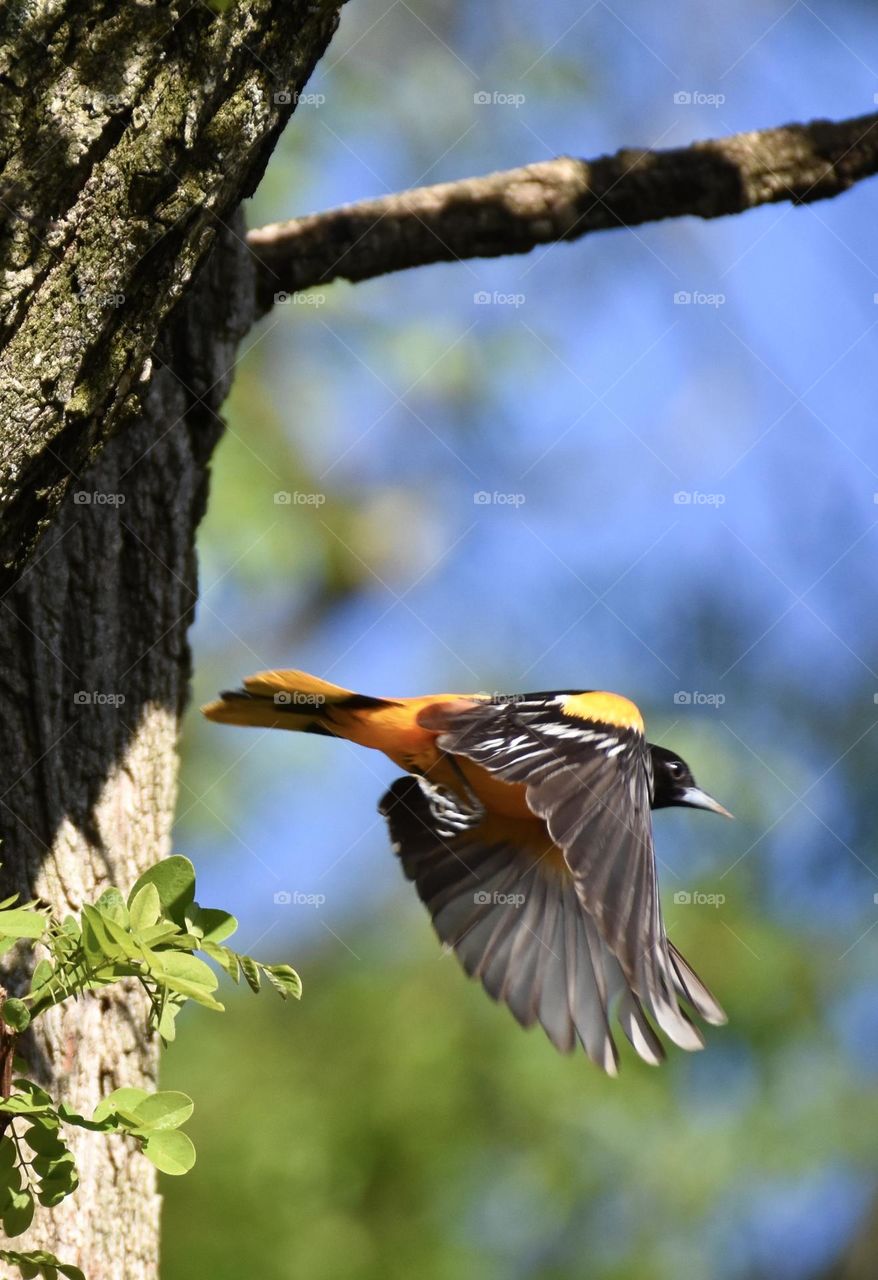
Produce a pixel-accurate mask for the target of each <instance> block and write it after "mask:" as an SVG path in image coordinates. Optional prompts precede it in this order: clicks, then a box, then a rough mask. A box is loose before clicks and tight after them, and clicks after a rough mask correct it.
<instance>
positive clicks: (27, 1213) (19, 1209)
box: [3, 1134, 183, 1236]
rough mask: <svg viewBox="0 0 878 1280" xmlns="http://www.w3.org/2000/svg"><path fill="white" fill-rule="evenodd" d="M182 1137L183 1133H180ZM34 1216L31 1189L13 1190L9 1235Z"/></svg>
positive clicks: (8, 1215)
mask: <svg viewBox="0 0 878 1280" xmlns="http://www.w3.org/2000/svg"><path fill="white" fill-rule="evenodd" d="M179 1136H180V1137H182V1136H183V1135H182V1134H180V1135H179ZM33 1216H34V1198H33V1196H32V1195H31V1193H30V1192H29V1191H13V1193H12V1204H11V1205H10V1206H9V1208H8V1209H7V1210H6V1212H5V1213H4V1214H3V1230H4V1231H5V1232H6V1234H7V1235H8V1236H20V1235H21V1233H22V1232H23V1231H27V1229H28V1227H29V1226H30V1224H31V1222H32V1221H33Z"/></svg>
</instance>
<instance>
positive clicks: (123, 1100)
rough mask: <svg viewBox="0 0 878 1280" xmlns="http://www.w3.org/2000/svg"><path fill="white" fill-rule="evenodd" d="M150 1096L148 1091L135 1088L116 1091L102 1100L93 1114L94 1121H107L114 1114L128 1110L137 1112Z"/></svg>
mask: <svg viewBox="0 0 878 1280" xmlns="http://www.w3.org/2000/svg"><path fill="white" fill-rule="evenodd" d="M148 1097H149V1094H148V1093H147V1091H146V1089H136V1088H134V1087H133V1086H132V1087H128V1088H122V1089H114V1090H113V1092H112V1093H108V1094H107V1096H106V1098H101V1100H100V1102H99V1103H98V1105H97V1106H96V1107H95V1109H94V1111H93V1112H92V1117H91V1118H92V1120H106V1119H107V1118H108V1117H109V1116H111V1115H112V1114H113V1113H114V1112H117V1111H119V1109H120V1108H121V1109H122V1110H125V1109H128V1110H130V1111H132V1112H133V1111H135V1110H136V1109H137V1108H138V1107H139V1106H140V1104H141V1102H143V1100H144V1098H148Z"/></svg>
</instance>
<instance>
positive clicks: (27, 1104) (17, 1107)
mask: <svg viewBox="0 0 878 1280" xmlns="http://www.w3.org/2000/svg"><path fill="white" fill-rule="evenodd" d="M48 1110H50V1108H49V1107H47V1105H46V1103H44V1102H34V1101H33V1100H32V1099H31V1098H28V1097H25V1096H24V1095H23V1094H20V1093H13V1094H12V1095H11V1097H8V1098H0V1111H2V1112H5V1113H6V1114H7V1115H10V1116H26V1115H32V1114H35V1113H37V1114H38V1113H40V1112H43V1111H48Z"/></svg>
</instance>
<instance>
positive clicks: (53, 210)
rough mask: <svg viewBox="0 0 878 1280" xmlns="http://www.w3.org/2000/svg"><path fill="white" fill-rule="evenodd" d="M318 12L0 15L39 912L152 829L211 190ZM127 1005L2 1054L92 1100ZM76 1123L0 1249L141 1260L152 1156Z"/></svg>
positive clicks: (5, 615)
mask: <svg viewBox="0 0 878 1280" xmlns="http://www.w3.org/2000/svg"><path fill="white" fill-rule="evenodd" d="M337 16H338V6H337V4H335V3H329V2H328V0H317V2H316V3H306V2H305V0H251V2H250V3H248V4H247V5H246V6H232V8H231V9H230V10H228V11H227V12H224V13H222V14H218V13H215V12H212V11H211V10H210V8H208V6H207V5H205V4H196V5H194V6H190V5H188V4H181V5H180V6H179V7H178V6H177V5H176V4H175V3H174V0H171V3H169V4H165V3H156V4H140V5H121V6H119V5H117V4H115V3H112V4H111V3H104V0H46V2H44V3H39V4H37V3H33V2H32V0H20V2H19V3H16V4H12V5H8V6H7V7H6V9H5V10H4V11H3V16H2V19H0V26H2V34H3V37H4V39H3V43H2V44H0V125H2V126H5V127H3V128H0V169H2V172H0V213H2V222H0V263H2V265H3V267H4V268H5V271H4V275H3V278H2V294H0V298H2V313H0V465H2V471H0V509H2V520H3V524H2V535H0V549H2V553H3V554H2V557H0V558H2V562H3V566H4V568H5V570H6V576H5V578H4V580H3V588H4V593H3V594H2V597H0V637H2V648H0V759H2V762H3V764H2V782H0V839H2V851H0V858H2V861H3V867H2V871H0V881H2V883H0V890H2V894H0V896H4V895H5V894H6V893H7V892H8V891H11V890H16V889H17V890H19V891H21V892H22V893H23V894H24V895H26V896H28V897H29V896H31V895H33V894H38V895H40V896H42V897H45V898H46V899H48V900H49V901H51V903H52V905H53V907H54V908H55V909H56V910H57V911H59V912H61V913H62V914H63V913H64V911H65V909H67V908H78V907H79V906H80V905H81V903H82V902H83V900H89V899H92V898H93V896H94V895H95V894H97V893H100V891H101V889H102V888H103V887H105V886H106V885H107V884H108V883H111V882H113V883H118V884H119V885H120V886H122V887H124V886H126V885H127V884H130V883H131V882H132V881H133V880H134V879H135V878H136V877H137V876H138V875H139V874H140V872H141V871H143V870H144V868H145V867H146V866H148V865H150V864H151V863H152V862H154V861H156V860H157V859H158V858H160V857H162V856H164V855H166V854H167V853H168V852H169V832H170V824H171V818H172V813H173V808H174V800H175V779H176V771H177V768H176V739H177V729H178V723H179V717H180V713H181V710H182V707H183V703H184V700H185V697H186V691H187V685H188V677H189V653H188V649H187V642H186V631H187V627H188V624H189V621H190V620H191V616H192V612H193V608H194V603H195V599H196V581H195V559H194V549H193V548H194V537H195V530H196V527H197V524H198V521H199V519H200V517H201V514H202V512H203V509H204V505H205V500H206V488H207V478H206V477H207V463H208V459H209V457H210V454H211V450H212V449H213V446H214V444H215V442H216V440H217V438H218V435H219V430H220V420H219V418H218V416H217V412H218V409H219V407H220V404H221V402H222V400H223V398H224V396H225V394H226V391H227V389H228V383H229V380H230V375H231V370H232V367H233V365H234V361H235V352H236V347H237V344H238V342H239V340H240V338H241V337H242V335H243V334H244V333H245V332H246V330H247V329H248V328H249V327H250V325H251V324H252V323H253V321H254V318H255V315H256V311H255V306H256V302H255V291H254V280H253V263H252V257H251V255H250V254H249V253H248V251H247V250H246V248H245V245H244V241H243V223H242V222H240V221H239V220H238V215H237V214H236V212H235V210H236V209H237V208H238V206H239V203H240V201H241V198H242V197H243V196H246V195H247V194H249V192H250V191H251V190H252V188H253V186H254V185H255V183H256V182H257V181H258V178H259V176H260V175H261V172H262V169H263V167H264V164H265V162H266V160H267V158H268V154H269V153H270V151H271V148H272V146H273V143H274V141H275V139H276V137H277V134H278V133H279V131H280V129H281V127H282V126H283V124H284V122H285V120H286V118H287V117H288V115H289V114H290V111H291V110H292V106H293V104H294V102H295V99H296V95H297V93H298V92H299V91H300V90H301V88H302V86H303V85H304V83H305V82H306V80H307V77H308V75H309V74H310V71H311V69H312V67H313V66H314V63H315V62H316V60H317V58H318V57H319V56H320V54H321V53H322V52H323V49H324V47H325V45H326V43H327V42H328V40H329V38H330V35H331V33H332V31H333V30H334V27H335V24H336V21H337ZM24 976H25V975H22V974H12V975H11V977H10V978H9V980H8V984H9V985H10V986H11V987H14V986H15V984H16V983H21V982H22V981H23V980H24ZM144 1012H145V1011H144V1009H143V1008H142V1006H141V1005H140V1002H139V999H138V996H137V993H136V992H127V993H125V994H124V995H123V996H121V997H113V996H110V995H106V996H105V997H104V998H101V999H95V998H91V999H85V1000H80V1001H79V1002H78V1003H76V1004H75V1005H73V1006H71V1007H70V1008H69V1009H66V1010H64V1011H61V1010H56V1011H53V1012H52V1013H51V1014H50V1015H48V1016H47V1017H46V1018H44V1019H41V1020H40V1022H39V1023H38V1024H37V1026H38V1033H37V1034H36V1035H30V1036H28V1037H26V1038H25V1039H24V1040H23V1042H22V1046H21V1050H22V1053H23V1055H24V1056H25V1057H26V1059H27V1061H28V1064H29V1066H30V1067H31V1069H32V1072H33V1074H34V1076H35V1077H36V1078H37V1079H40V1080H42V1081H43V1082H44V1083H49V1084H51V1086H52V1091H53V1093H54V1094H55V1095H56V1096H60V1097H61V1098H63V1099H65V1100H67V1101H70V1102H72V1103H73V1104H74V1105H75V1106H76V1108H77V1109H78V1110H84V1111H86V1112H88V1111H89V1109H90V1108H91V1107H92V1106H93V1105H94V1104H95V1103H96V1102H97V1100H98V1098H99V1097H100V1096H102V1095H104V1094H106V1093H107V1092H108V1091H109V1090H111V1089H113V1088H115V1087H117V1086H119V1085H121V1084H141V1083H144V1082H149V1083H152V1082H153V1081H154V1078H155V1072H156V1046H155V1044H154V1043H150V1042H149V1041H148V1040H147V1039H146V1037H145V1036H144V1034H143V1015H144ZM73 1145H74V1148H75V1150H76V1154H77V1160H78V1164H79V1172H80V1179H81V1184H80V1187H79V1190H78V1191H77V1192H76V1194H75V1195H74V1196H73V1197H71V1198H69V1199H68V1200H67V1201H65V1202H64V1203H63V1205H61V1206H60V1207H58V1208H56V1209H54V1210H52V1211H45V1210H43V1211H38V1216H37V1218H36V1219H35V1221H34V1225H33V1227H32V1228H31V1230H30V1231H29V1232H28V1233H27V1235H26V1236H22V1237H19V1238H18V1239H17V1241H16V1247H20V1248H48V1249H50V1250H52V1251H53V1252H54V1253H56V1254H57V1255H58V1256H59V1257H60V1258H61V1259H62V1260H63V1261H68V1262H74V1263H76V1264H77V1265H79V1266H81V1267H82V1268H83V1270H84V1271H85V1272H86V1275H87V1276H88V1277H89V1280H121V1278H122V1277H124V1278H125V1280H151V1278H152V1277H154V1276H155V1275H156V1272H157V1256H158V1211H159V1202H158V1197H157V1195H156V1187H155V1179H154V1175H153V1171H152V1169H151V1166H150V1165H149V1163H148V1162H147V1161H146V1160H145V1159H144V1158H143V1157H142V1156H141V1155H140V1154H139V1153H137V1152H135V1151H134V1150H133V1149H132V1148H131V1146H130V1144H129V1145H126V1143H125V1142H124V1140H121V1139H113V1140H111V1141H109V1142H108V1141H107V1140H106V1139H104V1138H100V1137H96V1136H95V1135H91V1134H79V1135H78V1138H77V1137H74V1139H73Z"/></svg>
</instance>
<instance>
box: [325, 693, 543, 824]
mask: <svg viewBox="0 0 878 1280" xmlns="http://www.w3.org/2000/svg"><path fill="white" fill-rule="evenodd" d="M462 699H465V700H466V701H471V700H472V695H471V694H457V693H450V694H431V695H430V696H429V697H422V698H400V699H398V700H396V701H394V702H388V703H387V704H386V705H384V706H381V707H377V708H374V709H371V708H370V709H369V710H368V711H347V710H343V709H342V708H339V709H338V710H337V711H336V710H335V709H330V710H329V712H328V720H329V722H330V724H333V723H334V722H337V723H338V727H339V729H340V730H342V731H343V734H344V737H346V738H347V739H348V740H349V741H351V742H355V743H357V744H358V745H359V746H364V747H373V748H375V749H377V750H378V751H383V752H384V754H385V755H386V756H388V757H389V758H390V759H391V760H392V761H393V763H394V764H396V765H398V766H399V767H400V768H401V769H404V770H405V771H406V772H407V773H411V772H418V773H423V774H424V775H425V776H427V777H428V778H429V779H430V780H431V781H432V782H435V783H437V784H438V785H440V786H444V787H449V788H450V789H451V790H452V791H455V792H457V793H458V794H460V793H461V791H462V788H461V779H460V775H461V774H463V776H464V778H465V779H466V784H467V786H468V787H469V788H470V790H471V791H472V792H473V794H474V795H475V797H476V799H477V800H478V801H479V803H480V804H482V805H484V807H485V809H487V811H488V812H489V813H495V814H498V815H500V816H502V817H506V818H533V814H532V812H531V811H530V809H529V808H528V807H527V801H526V800H525V787H524V785H523V784H522V783H518V782H504V781H503V780H502V779H501V778H498V777H497V776H496V774H492V773H489V772H488V771H487V770H486V769H482V768H481V767H480V766H479V765H476V764H473V763H472V762H471V761H469V760H465V759H463V758H462V757H461V756H455V757H454V763H452V761H451V760H450V759H449V757H448V756H447V755H446V754H445V752H444V751H440V749H439V747H438V746H437V740H438V738H439V732H438V731H437V730H435V729H425V728H424V727H423V726H422V725H420V724H418V721H417V715H418V712H419V711H421V710H422V709H423V708H424V707H427V706H431V705H432V704H435V703H441V702H445V701H448V702H459V701H461V700H462ZM462 798H463V799H466V797H465V796H462Z"/></svg>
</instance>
